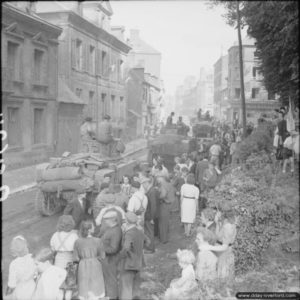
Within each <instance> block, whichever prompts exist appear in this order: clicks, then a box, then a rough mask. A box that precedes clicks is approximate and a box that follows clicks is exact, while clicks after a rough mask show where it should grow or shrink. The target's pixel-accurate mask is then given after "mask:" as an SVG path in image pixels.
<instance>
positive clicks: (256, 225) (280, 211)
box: [208, 152, 299, 273]
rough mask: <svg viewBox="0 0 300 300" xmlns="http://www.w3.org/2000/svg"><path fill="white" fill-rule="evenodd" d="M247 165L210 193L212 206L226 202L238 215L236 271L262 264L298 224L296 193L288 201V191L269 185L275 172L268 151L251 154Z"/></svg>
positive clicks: (229, 175)
mask: <svg viewBox="0 0 300 300" xmlns="http://www.w3.org/2000/svg"><path fill="white" fill-rule="evenodd" d="M245 166H247V167H246V170H242V168H236V169H233V170H232V171H231V173H229V174H227V175H225V176H224V177H223V178H222V180H221V182H220V184H219V186H217V188H216V189H215V191H213V192H212V193H210V194H209V196H208V205H209V206H211V207H213V206H217V207H222V205H223V204H224V202H226V203H227V204H228V205H229V206H230V207H231V208H232V210H234V212H235V214H236V216H238V217H239V222H238V224H237V229H238V230H237V237H236V240H235V243H234V246H233V249H234V253H235V266H236V271H237V273H245V272H246V271H249V270H254V269H256V268H258V267H260V266H262V264H263V252H264V251H265V250H266V249H267V248H268V247H269V246H270V243H271V242H272V241H275V240H276V239H278V238H279V236H280V235H281V236H282V235H285V234H286V232H289V231H291V229H292V228H295V224H297V219H298V206H299V203H298V201H297V199H296V198H297V197H295V199H288V201H287V194H286V193H285V191H283V190H282V189H280V188H275V189H270V181H271V180H272V177H273V174H272V170H271V169H270V163H269V160H268V155H267V153H266V152H259V153H258V155H255V154H253V155H251V156H249V159H248V160H246V162H245ZM262 170H263V172H264V173H262ZM262 174H263V175H262ZM261 176H264V177H261ZM294 230H295V229H294Z"/></svg>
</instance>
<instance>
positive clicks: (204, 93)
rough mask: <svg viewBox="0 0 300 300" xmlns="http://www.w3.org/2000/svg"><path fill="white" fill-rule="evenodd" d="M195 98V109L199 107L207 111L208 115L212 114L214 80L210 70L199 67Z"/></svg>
mask: <svg viewBox="0 0 300 300" xmlns="http://www.w3.org/2000/svg"><path fill="white" fill-rule="evenodd" d="M196 98H197V100H196V103H195V109H196V110H197V111H198V109H199V108H201V109H202V111H203V112H204V113H205V112H206V111H209V112H210V115H213V113H214V106H213V101H214V81H213V72H212V71H211V70H205V69H204V68H201V70H200V77H199V80H198V82H197V88H196Z"/></svg>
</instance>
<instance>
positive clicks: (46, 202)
mask: <svg viewBox="0 0 300 300" xmlns="http://www.w3.org/2000/svg"><path fill="white" fill-rule="evenodd" d="M35 208H36V210H37V211H38V212H39V213H40V214H41V215H42V216H52V215H54V214H56V213H58V212H59V211H60V210H61V208H62V206H61V205H60V199H59V198H57V193H56V192H54V193H50V192H43V191H41V190H38V191H37V194H36V198H35Z"/></svg>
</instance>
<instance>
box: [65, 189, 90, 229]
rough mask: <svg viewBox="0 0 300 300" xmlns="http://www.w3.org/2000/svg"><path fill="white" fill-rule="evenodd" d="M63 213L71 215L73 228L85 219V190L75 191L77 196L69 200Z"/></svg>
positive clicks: (76, 227) (77, 227)
mask: <svg viewBox="0 0 300 300" xmlns="http://www.w3.org/2000/svg"><path fill="white" fill-rule="evenodd" d="M64 215H71V216H72V217H73V219H74V222H75V229H79V226H80V223H81V222H82V221H83V220H85V219H86V217H87V215H86V192H85V191H84V190H78V191H77V198H76V199H74V200H73V201H71V202H69V203H68V204H67V206H66V208H65V210H64Z"/></svg>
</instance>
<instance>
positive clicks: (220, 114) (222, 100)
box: [214, 55, 229, 120]
mask: <svg viewBox="0 0 300 300" xmlns="http://www.w3.org/2000/svg"><path fill="white" fill-rule="evenodd" d="M227 80H228V55H223V56H221V57H220V58H219V59H218V60H217V62H216V63H215V64H214V116H216V117H217V118H218V119H219V120H223V119H226V112H227V109H228V108H229V107H228V97H227Z"/></svg>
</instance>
